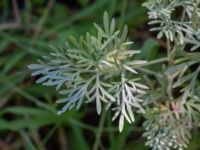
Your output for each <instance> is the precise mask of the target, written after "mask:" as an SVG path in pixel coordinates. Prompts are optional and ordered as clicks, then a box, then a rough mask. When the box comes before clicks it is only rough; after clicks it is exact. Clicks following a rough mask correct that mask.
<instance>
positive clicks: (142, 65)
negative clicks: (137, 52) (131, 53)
mask: <svg viewBox="0 0 200 150" xmlns="http://www.w3.org/2000/svg"><path fill="white" fill-rule="evenodd" d="M167 61H168V57H163V58H159V59H156V60H152V61H149V62H147V63H145V64H141V65H137V66H136V67H135V68H140V67H144V66H149V65H153V64H157V63H161V62H167Z"/></svg>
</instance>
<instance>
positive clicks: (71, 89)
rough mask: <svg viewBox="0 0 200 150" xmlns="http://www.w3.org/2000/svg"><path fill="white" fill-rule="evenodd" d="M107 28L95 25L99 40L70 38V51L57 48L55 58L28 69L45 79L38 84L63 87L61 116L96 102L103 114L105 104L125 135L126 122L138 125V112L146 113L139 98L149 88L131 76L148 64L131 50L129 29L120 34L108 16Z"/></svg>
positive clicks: (53, 53) (89, 36) (34, 74)
mask: <svg viewBox="0 0 200 150" xmlns="http://www.w3.org/2000/svg"><path fill="white" fill-rule="evenodd" d="M103 24H104V27H103V28H101V27H100V26H99V25H97V24H94V26H95V28H96V30H97V35H96V36H93V35H90V33H87V34H86V37H85V38H84V37H83V36H81V37H80V40H76V39H75V38H74V37H70V39H71V43H70V44H69V43H67V44H66V48H60V49H57V48H55V47H53V49H54V52H52V53H50V55H51V56H47V57H46V56H45V57H43V58H44V59H45V60H44V61H41V60H39V61H38V62H39V64H32V65H29V66H28V67H29V69H32V70H34V72H33V73H32V75H33V76H36V75H42V77H40V78H39V79H37V81H36V83H42V84H43V85H46V86H56V89H57V90H58V89H60V88H62V85H63V88H62V90H60V94H64V95H66V98H62V99H60V100H58V101H57V102H58V103H66V104H65V106H64V107H63V108H62V110H60V111H59V112H58V114H61V113H63V112H65V111H66V110H71V109H72V108H74V107H76V108H77V109H79V108H80V106H81V105H82V103H83V102H86V103H89V102H92V101H95V102H96V110H97V113H98V114H100V113H101V111H102V105H103V104H102V103H105V104H106V105H107V107H111V106H112V110H114V111H115V114H114V117H113V120H115V119H116V117H118V116H119V130H120V131H122V129H123V126H124V119H126V120H127V121H128V122H129V123H131V122H134V109H135V108H137V109H138V111H139V112H143V113H144V110H143V108H142V106H141V104H140V103H141V102H142V99H140V98H138V97H137V94H145V91H144V90H143V89H148V88H147V87H146V86H145V85H143V84H141V83H138V82H137V80H138V79H137V80H135V79H132V78H128V74H129V73H131V74H137V71H136V70H135V69H134V66H137V65H141V64H144V63H145V61H139V60H133V57H134V55H135V54H137V53H140V51H136V50H129V49H128V46H129V45H130V44H132V42H127V41H126V36H127V32H128V29H127V26H125V27H124V28H123V31H122V32H120V31H118V30H116V29H115V26H116V25H115V19H112V21H111V22H109V17H108V13H107V12H105V13H104V16H103ZM115 30H116V31H115ZM111 78H113V79H112V80H111Z"/></svg>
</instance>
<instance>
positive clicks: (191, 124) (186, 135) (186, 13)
mask: <svg viewBox="0 0 200 150" xmlns="http://www.w3.org/2000/svg"><path fill="white" fill-rule="evenodd" d="M144 6H145V7H147V9H148V10H149V12H148V15H149V18H150V19H151V21H150V23H149V24H150V25H155V26H154V27H153V28H152V29H151V30H152V31H158V32H159V33H158V38H162V37H163V36H165V37H166V39H167V49H168V65H167V66H166V67H165V69H164V71H163V73H161V74H160V76H157V77H156V78H157V79H158V78H162V79H159V83H160V86H158V87H157V86H156V87H154V90H155V91H154V90H153V91H152V93H150V96H149V98H148V100H149V101H150V104H151V103H153V104H151V105H150V107H149V106H148V105H147V110H148V111H147V112H148V113H146V119H147V120H146V121H145V122H144V127H145V129H146V132H145V133H144V136H145V137H147V142H146V144H147V145H149V146H150V147H152V149H154V150H157V149H158V150H160V149H162V150H168V149H180V150H181V149H185V148H187V145H188V143H189V140H190V139H191V135H192V133H191V132H192V130H193V129H195V128H196V127H198V125H199V110H200V109H199V108H200V106H199V105H200V103H199V102H200V101H199V99H200V98H199V95H198V92H197V89H198V87H199V81H198V80H197V79H198V75H199V71H200V64H199V63H200V61H199V58H200V53H199V52H190V51H195V50H196V51H197V50H198V49H199V42H200V41H199V27H200V26H199V22H198V21H197V20H199V19H200V9H199V1H196V0H194V1H191V0H185V1H180V0H173V1H168V0H153V1H147V2H146V3H144ZM178 10H179V11H180V12H179V13H180V14H181V15H179V16H180V17H177V18H175V17H174V14H176V13H177V11H178ZM174 18H175V19H174ZM188 48H190V51H188ZM164 78H166V79H167V80H166V81H165V82H164V80H165V79H164ZM156 91H165V92H160V93H158V92H156Z"/></svg>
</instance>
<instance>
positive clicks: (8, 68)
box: [0, 0, 200, 150]
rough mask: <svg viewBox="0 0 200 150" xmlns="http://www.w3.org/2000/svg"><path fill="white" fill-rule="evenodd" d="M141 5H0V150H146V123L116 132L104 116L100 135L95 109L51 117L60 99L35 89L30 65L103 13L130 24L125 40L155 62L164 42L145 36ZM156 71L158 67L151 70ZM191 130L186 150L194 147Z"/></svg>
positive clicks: (83, 1)
mask: <svg viewBox="0 0 200 150" xmlns="http://www.w3.org/2000/svg"><path fill="white" fill-rule="evenodd" d="M142 2H143V1H139V0H137V1H136V0H96V1H95V0H91V1H90V0H73V1H72V0H65V1H64V0H47V1H45V0H24V1H22V0H19V1H16V0H1V1H0V149H1V150H21V149H27V150H45V149H47V150H54V149H59V150H67V149H70V150H90V149H92V148H93V145H94V143H96V142H100V148H101V149H102V150H104V149H105V150H129V149H130V150H147V149H148V148H147V147H145V145H144V143H145V139H144V138H142V136H141V135H142V132H143V130H144V129H143V128H142V126H141V124H142V122H143V118H142V117H141V116H139V115H138V116H137V118H136V122H135V123H134V124H132V125H129V124H126V125H125V128H124V130H123V132H122V133H119V132H118V122H114V123H113V122H111V112H109V111H108V112H107V114H106V119H107V121H106V123H105V125H104V128H103V132H102V136H101V137H99V136H96V133H97V130H98V126H99V123H101V122H100V120H99V116H98V115H97V114H96V110H95V105H94V107H88V106H87V105H84V106H83V107H82V108H81V110H79V111H76V110H73V111H69V112H66V113H64V114H63V115H61V116H57V115H56V111H57V109H58V107H59V106H57V104H56V103H55V100H56V99H58V94H57V93H56V91H55V90H54V88H53V87H44V86H42V85H36V84H34V81H35V78H32V77H30V71H29V70H28V69H27V65H28V64H31V63H33V62H35V61H36V59H37V58H38V57H40V56H43V55H45V54H48V53H49V52H50V48H49V44H51V45H55V46H58V45H59V44H63V43H65V41H66V40H68V37H69V35H73V36H75V37H79V35H80V34H85V32H86V31H89V32H93V29H94V28H93V25H92V23H93V22H97V23H99V24H100V23H101V22H102V17H101V16H102V15H103V12H104V11H105V10H107V11H108V13H109V14H110V16H114V17H116V20H117V22H118V25H119V28H122V27H123V25H124V24H127V25H128V26H129V38H130V39H131V40H133V41H135V44H134V46H135V48H136V49H141V50H142V53H141V55H140V56H139V57H140V58H145V59H147V60H151V59H155V58H160V57H162V56H163V55H164V54H165V50H166V44H165V41H162V40H157V39H156V38H155V37H156V36H155V35H154V34H152V33H150V32H149V28H148V26H147V20H148V19H147V15H146V9H145V8H144V7H142V6H141V3H142ZM153 67H154V69H155V70H156V68H157V67H159V66H157V65H155V66H153ZM199 139H200V134H199V133H198V132H195V134H194V135H193V139H192V141H191V144H190V146H189V148H188V149H189V150H198V149H200V146H199V144H198V142H199Z"/></svg>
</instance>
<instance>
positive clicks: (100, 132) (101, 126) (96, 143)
mask: <svg viewBox="0 0 200 150" xmlns="http://www.w3.org/2000/svg"><path fill="white" fill-rule="evenodd" d="M105 120H106V109H105V107H104V108H103V111H102V115H101V118H100V122H99V126H98V130H97V134H96V139H95V143H94V145H93V150H97V149H98V147H99V144H100V138H101V135H102V132H103V127H104V123H105Z"/></svg>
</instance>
